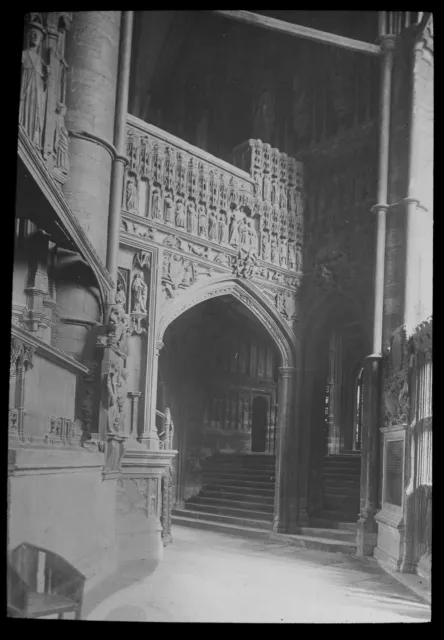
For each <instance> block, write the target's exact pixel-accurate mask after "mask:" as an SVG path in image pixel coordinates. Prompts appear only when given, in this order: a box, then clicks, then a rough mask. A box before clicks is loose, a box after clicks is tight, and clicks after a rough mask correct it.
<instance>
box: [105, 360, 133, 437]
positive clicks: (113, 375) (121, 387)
mask: <svg viewBox="0 0 444 640" xmlns="http://www.w3.org/2000/svg"><path fill="white" fill-rule="evenodd" d="M127 378H128V372H127V371H126V370H125V369H120V368H118V367H117V366H116V365H114V366H111V369H110V371H109V372H108V376H107V385H106V386H107V391H108V432H109V433H111V434H114V435H118V434H120V433H121V432H122V431H123V426H124V425H123V421H124V418H125V411H124V409H125V401H126V398H127Z"/></svg>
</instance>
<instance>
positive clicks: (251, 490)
mask: <svg viewBox="0 0 444 640" xmlns="http://www.w3.org/2000/svg"><path fill="white" fill-rule="evenodd" d="M203 490H204V491H220V492H221V493H237V494H242V495H243V496H245V497H247V496H253V495H256V496H266V497H269V496H274V487H272V486H271V487H269V486H268V485H267V486H265V487H252V486H250V485H248V486H246V487H245V486H241V487H239V486H237V485H233V484H226V483H224V484H222V483H220V484H219V483H216V482H215V481H214V480H213V481H212V482H211V483H210V482H208V483H206V484H205V483H204V484H203Z"/></svg>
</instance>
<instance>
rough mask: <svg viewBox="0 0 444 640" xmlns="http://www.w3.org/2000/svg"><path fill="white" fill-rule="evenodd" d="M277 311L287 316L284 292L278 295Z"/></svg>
mask: <svg viewBox="0 0 444 640" xmlns="http://www.w3.org/2000/svg"><path fill="white" fill-rule="evenodd" d="M276 309H277V310H278V311H279V313H280V314H282V315H285V296H284V292H283V291H278V292H277V293H276Z"/></svg>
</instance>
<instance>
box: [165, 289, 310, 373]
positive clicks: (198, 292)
mask: <svg viewBox="0 0 444 640" xmlns="http://www.w3.org/2000/svg"><path fill="white" fill-rule="evenodd" d="M228 295H230V296H233V297H234V298H236V299H237V300H239V301H240V302H241V303H242V304H243V305H245V306H246V307H247V309H249V311H251V313H252V314H253V315H254V316H255V317H256V318H257V319H258V320H259V322H260V323H261V325H262V326H263V327H264V328H265V329H266V331H267V333H268V334H269V335H270V336H271V338H272V340H273V342H274V343H275V345H276V348H277V350H278V352H279V354H280V357H281V365H280V366H281V367H290V368H294V367H296V366H297V363H298V362H299V357H298V355H299V343H298V341H297V339H296V336H295V335H294V334H293V332H292V331H291V330H290V328H289V327H288V326H287V325H286V323H285V321H284V320H283V319H282V318H281V317H280V316H279V314H278V313H277V311H276V309H275V308H274V307H273V306H272V305H271V304H270V302H269V301H268V300H267V299H266V298H265V297H264V296H263V295H262V294H261V292H260V291H259V289H258V288H257V287H256V286H255V285H254V284H252V283H251V282H249V281H247V280H243V279H240V278H232V277H226V276H223V277H221V278H219V279H217V280H216V279H212V280H211V281H209V282H206V283H205V284H202V285H200V284H199V285H195V286H193V287H190V288H189V289H186V290H184V291H183V292H181V293H180V294H179V295H178V296H177V297H175V298H174V299H173V300H171V301H169V302H167V303H166V304H164V305H163V306H162V307H161V309H160V312H159V316H158V322H157V332H156V342H157V343H160V342H161V341H162V338H163V335H164V333H165V331H166V329H167V327H168V326H169V325H170V324H171V323H172V322H173V320H175V319H176V318H178V317H179V316H180V315H182V314H183V313H184V312H185V311H187V310H188V309H191V308H192V307H194V306H196V305H198V304H200V303H201V302H204V301H205V300H209V299H210V298H216V297H220V296H228Z"/></svg>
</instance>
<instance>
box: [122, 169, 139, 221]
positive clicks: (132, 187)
mask: <svg viewBox="0 0 444 640" xmlns="http://www.w3.org/2000/svg"><path fill="white" fill-rule="evenodd" d="M125 195H126V200H125V204H126V210H127V211H130V212H132V213H138V206H137V185H136V181H135V179H134V178H133V177H132V176H129V177H128V181H127V183H126V192H125Z"/></svg>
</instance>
